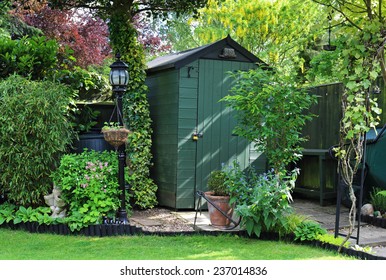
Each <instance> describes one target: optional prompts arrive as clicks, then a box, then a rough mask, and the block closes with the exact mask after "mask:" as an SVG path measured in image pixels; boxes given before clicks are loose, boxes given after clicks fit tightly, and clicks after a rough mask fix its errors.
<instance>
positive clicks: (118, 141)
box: [102, 127, 131, 149]
mask: <svg viewBox="0 0 386 280" xmlns="http://www.w3.org/2000/svg"><path fill="white" fill-rule="evenodd" d="M130 132H131V131H130V130H128V129H127V128H124V127H121V128H103V129H102V133H103V136H104V138H105V140H106V141H107V142H108V143H109V144H110V145H112V146H113V147H114V148H115V149H118V147H119V146H121V145H123V144H125V143H126V141H127V136H128V135H129V133H130Z"/></svg>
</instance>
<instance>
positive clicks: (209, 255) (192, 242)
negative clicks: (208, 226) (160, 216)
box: [0, 229, 351, 260]
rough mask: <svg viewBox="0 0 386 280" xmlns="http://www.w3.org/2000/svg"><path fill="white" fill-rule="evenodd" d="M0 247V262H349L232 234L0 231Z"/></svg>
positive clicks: (311, 249) (318, 251)
mask: <svg viewBox="0 0 386 280" xmlns="http://www.w3.org/2000/svg"><path fill="white" fill-rule="evenodd" d="M0 247H1V251H0V259H2V260H113V259H115V260H157V259H158V260H347V259H351V258H348V257H345V256H342V255H338V254H337V253H336V252H333V251H328V250H323V249H320V248H314V247H310V246H305V245H299V244H290V243H286V242H284V241H263V240H258V239H250V238H242V237H239V236H234V235H220V236H205V235H196V236H168V237H160V236H143V235H137V236H121V237H106V238H91V237H82V236H58V235H51V234H31V233H27V232H24V231H12V230H7V229H0ZM64 248H65V249H64ZM176 248H178V250H176Z"/></svg>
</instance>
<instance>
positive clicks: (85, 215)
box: [52, 150, 120, 229]
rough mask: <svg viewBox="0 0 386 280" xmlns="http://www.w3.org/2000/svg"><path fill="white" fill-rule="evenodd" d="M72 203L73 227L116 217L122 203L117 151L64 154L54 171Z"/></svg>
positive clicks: (64, 192)
mask: <svg viewBox="0 0 386 280" xmlns="http://www.w3.org/2000/svg"><path fill="white" fill-rule="evenodd" d="M52 177H53V180H54V183H55V185H56V186H57V187H59V188H60V190H61V191H62V193H61V198H62V199H63V200H64V201H65V202H66V204H67V205H68V211H67V214H68V216H69V217H68V219H67V220H68V221H69V226H70V228H71V229H79V228H82V227H83V226H84V225H89V224H97V223H102V219H103V217H104V216H106V217H109V218H112V217H115V214H116V211H117V209H118V207H119V205H120V199H119V194H120V190H119V184H118V159H117V155H116V153H115V152H113V151H110V152H107V151H104V152H96V151H87V150H85V151H84V152H83V153H81V154H67V155H64V156H63V157H62V159H61V161H60V166H59V168H58V169H57V170H56V172H54V173H53V175H52Z"/></svg>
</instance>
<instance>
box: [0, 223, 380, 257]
mask: <svg viewBox="0 0 386 280" xmlns="http://www.w3.org/2000/svg"><path fill="white" fill-rule="evenodd" d="M0 228H9V229H12V230H25V231H28V232H30V233H48V234H59V235H83V236H90V237H112V236H130V235H141V234H142V235H156V236H176V235H213V236H217V235H221V234H230V233H231V234H236V235H238V236H240V237H249V238H255V239H261V240H272V241H278V240H282V241H285V242H294V243H298V244H303V245H308V246H312V247H318V248H322V249H326V250H330V251H336V252H337V251H338V248H339V246H337V245H333V244H329V243H323V242H321V241H294V237H293V236H289V235H287V236H282V237H280V236H279V234H278V233H270V232H262V233H261V235H260V237H259V238H257V237H250V236H249V235H248V234H247V232H246V231H238V232H227V231H180V232H178V231H171V232H162V231H157V232H153V231H147V230H143V229H142V228H140V227H137V226H134V225H130V224H127V225H124V224H102V225H90V226H88V227H85V228H82V229H81V230H79V231H74V232H72V231H71V230H70V229H69V227H68V226H67V225H66V224H55V225H39V223H37V222H26V223H23V222H22V223H18V224H14V223H4V224H2V225H0ZM341 254H344V255H346V256H351V257H355V258H358V259H362V260H386V257H382V256H376V255H372V254H369V253H366V252H363V251H357V250H354V249H351V248H345V247H343V248H342V250H341Z"/></svg>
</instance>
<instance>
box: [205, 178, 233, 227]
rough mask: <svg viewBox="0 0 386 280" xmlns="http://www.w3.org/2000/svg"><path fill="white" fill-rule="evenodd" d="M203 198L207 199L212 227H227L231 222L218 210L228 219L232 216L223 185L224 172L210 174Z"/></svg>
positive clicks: (231, 209) (228, 198)
mask: <svg viewBox="0 0 386 280" xmlns="http://www.w3.org/2000/svg"><path fill="white" fill-rule="evenodd" d="M205 197H206V198H207V199H208V212H209V218H210V222H211V224H212V226H215V227H219V228H227V227H229V225H230V223H231V220H230V219H229V218H227V217H226V216H225V215H223V214H222V213H221V212H220V211H219V210H218V209H220V210H221V211H222V212H223V213H225V214H226V215H227V216H228V217H232V215H233V207H232V206H231V205H230V204H229V200H230V196H229V191H228V188H227V186H226V184H225V172H224V171H221V170H215V171H212V172H211V173H210V175H209V179H208V191H207V192H205ZM212 204H213V205H212Z"/></svg>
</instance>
